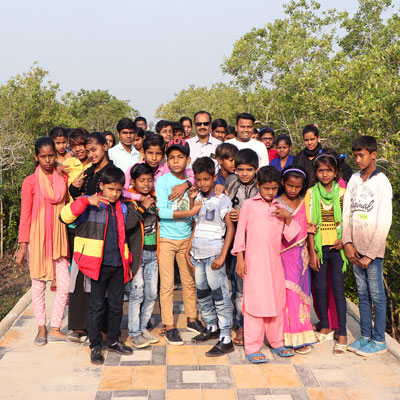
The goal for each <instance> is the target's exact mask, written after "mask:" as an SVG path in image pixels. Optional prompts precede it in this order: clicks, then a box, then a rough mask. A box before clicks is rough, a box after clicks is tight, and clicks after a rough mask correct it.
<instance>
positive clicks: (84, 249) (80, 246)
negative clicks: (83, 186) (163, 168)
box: [60, 167, 132, 365]
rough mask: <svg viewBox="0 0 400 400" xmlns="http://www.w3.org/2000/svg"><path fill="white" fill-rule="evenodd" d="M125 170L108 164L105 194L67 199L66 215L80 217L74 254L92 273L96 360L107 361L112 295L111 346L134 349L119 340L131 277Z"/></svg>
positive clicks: (91, 315)
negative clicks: (104, 336) (104, 338)
mask: <svg viewBox="0 0 400 400" xmlns="http://www.w3.org/2000/svg"><path fill="white" fill-rule="evenodd" d="M124 183H125V176H124V173H123V172H122V171H121V170H120V169H119V168H117V167H109V168H107V169H106V170H105V171H104V172H103V174H102V175H101V178H100V190H101V193H100V195H97V194H94V195H92V196H89V197H87V196H83V197H80V198H79V199H78V200H75V201H74V202H72V203H70V204H68V205H66V206H65V207H64V208H63V209H62V210H61V215H60V218H61V219H62V221H63V222H64V223H68V224H70V223H72V222H74V221H75V223H76V225H77V227H76V233H75V241H74V260H75V262H76V263H77V264H78V266H79V269H80V271H82V273H83V274H84V275H86V276H88V277H89V278H90V284H91V292H90V302H89V340H90V349H91V352H90V360H91V362H92V363H93V364H98V365H101V364H103V363H104V357H103V355H102V353H101V350H102V343H103V341H102V337H101V328H102V326H103V319H104V313H105V306H104V303H105V295H106V292H107V298H108V305H109V307H108V331H107V348H108V351H112V352H116V353H119V354H124V355H126V354H132V349H131V348H130V347H127V346H124V345H123V344H122V343H120V342H119V337H120V335H121V331H120V325H121V320H122V314H123V309H122V308H123V300H124V283H126V282H128V280H129V278H130V277H131V273H130V272H129V267H130V265H129V262H130V256H131V255H130V253H129V250H128V246H127V244H126V241H125V224H126V218H127V206H126V205H125V204H123V203H121V201H120V200H119V198H120V197H121V194H122V188H123V187H124Z"/></svg>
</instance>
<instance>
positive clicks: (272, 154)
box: [258, 126, 279, 163]
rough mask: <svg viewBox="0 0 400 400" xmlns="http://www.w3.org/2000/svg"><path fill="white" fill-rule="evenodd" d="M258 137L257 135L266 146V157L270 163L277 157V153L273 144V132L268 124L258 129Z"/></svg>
mask: <svg viewBox="0 0 400 400" xmlns="http://www.w3.org/2000/svg"><path fill="white" fill-rule="evenodd" d="M258 137H259V139H258V140H260V141H261V142H263V143H264V145H265V147H266V148H267V150H268V159H269V162H270V163H271V161H272V160H274V159H275V158H278V157H279V154H278V152H277V151H276V149H275V146H274V137H275V132H274V130H273V129H272V128H270V127H269V126H264V127H262V128H261V129H260V130H259V132H258Z"/></svg>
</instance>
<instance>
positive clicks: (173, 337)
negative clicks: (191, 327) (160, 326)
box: [165, 328, 183, 346]
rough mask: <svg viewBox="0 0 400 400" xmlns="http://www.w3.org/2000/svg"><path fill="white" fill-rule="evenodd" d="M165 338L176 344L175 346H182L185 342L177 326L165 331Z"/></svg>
mask: <svg viewBox="0 0 400 400" xmlns="http://www.w3.org/2000/svg"><path fill="white" fill-rule="evenodd" d="M165 339H167V342H168V343H169V344H172V345H175V346H181V345H182V344H183V340H182V338H181V335H179V331H178V329H176V328H173V329H170V330H168V331H166V332H165Z"/></svg>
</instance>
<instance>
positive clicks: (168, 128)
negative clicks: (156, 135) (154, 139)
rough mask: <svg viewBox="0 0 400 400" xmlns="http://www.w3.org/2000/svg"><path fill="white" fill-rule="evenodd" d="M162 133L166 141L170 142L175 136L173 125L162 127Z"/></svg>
mask: <svg viewBox="0 0 400 400" xmlns="http://www.w3.org/2000/svg"><path fill="white" fill-rule="evenodd" d="M160 135H161V136H162V137H163V138H164V140H165V143H169V142H170V141H171V140H172V138H173V132H172V126H171V125H168V126H166V127H164V128H162V129H161V131H160Z"/></svg>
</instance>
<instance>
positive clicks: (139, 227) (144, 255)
mask: <svg viewBox="0 0 400 400" xmlns="http://www.w3.org/2000/svg"><path fill="white" fill-rule="evenodd" d="M131 185H132V188H131V189H129V190H130V191H132V192H136V193H137V194H139V195H141V196H142V197H141V201H137V202H135V201H133V200H132V201H128V202H127V203H126V204H127V206H128V220H127V224H126V235H127V238H128V246H129V250H130V251H131V253H132V254H135V255H136V257H134V260H133V262H132V272H133V275H134V278H133V279H132V280H131V281H130V282H129V286H130V288H129V289H130V290H129V292H130V295H129V308H128V333H129V337H130V339H131V342H132V344H133V345H134V346H135V347H136V348H138V349H140V348H144V347H148V346H149V345H150V344H154V343H157V342H158V338H157V337H156V336H154V335H153V334H151V333H150V332H149V331H148V330H147V324H148V322H149V320H150V317H151V314H152V312H153V308H154V303H155V301H156V298H157V285H158V261H157V254H158V251H157V250H158V223H157V216H156V207H155V196H154V190H153V169H152V168H151V167H150V165H147V164H136V165H135V166H133V167H132V169H131ZM139 255H140V256H139Z"/></svg>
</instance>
